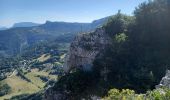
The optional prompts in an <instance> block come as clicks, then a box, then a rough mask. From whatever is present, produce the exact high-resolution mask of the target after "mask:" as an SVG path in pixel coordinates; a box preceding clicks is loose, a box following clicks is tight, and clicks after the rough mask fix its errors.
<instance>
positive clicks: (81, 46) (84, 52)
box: [64, 28, 111, 72]
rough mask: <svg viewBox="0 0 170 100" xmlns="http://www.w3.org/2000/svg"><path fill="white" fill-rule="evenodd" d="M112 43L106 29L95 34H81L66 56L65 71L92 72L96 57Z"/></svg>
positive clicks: (101, 29)
mask: <svg viewBox="0 0 170 100" xmlns="http://www.w3.org/2000/svg"><path fill="white" fill-rule="evenodd" d="M110 41H111V38H110V37H109V36H108V34H106V32H105V29H104V28H98V29H96V30H95V31H94V32H90V33H84V34H79V35H78V36H76V37H75V39H74V41H73V42H72V43H71V46H70V50H69V52H68V54H67V56H66V59H65V64H64V70H65V71H66V72H68V71H69V70H71V69H73V68H79V69H83V70H91V67H92V64H93V61H94V59H95V57H96V55H97V54H98V53H99V52H100V51H102V50H104V48H105V46H107V45H108V44H109V43H110Z"/></svg>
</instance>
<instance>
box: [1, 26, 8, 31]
mask: <svg viewBox="0 0 170 100" xmlns="http://www.w3.org/2000/svg"><path fill="white" fill-rule="evenodd" d="M7 29H8V28H6V27H0V30H7Z"/></svg>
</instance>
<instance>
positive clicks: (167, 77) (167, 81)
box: [156, 70, 170, 88]
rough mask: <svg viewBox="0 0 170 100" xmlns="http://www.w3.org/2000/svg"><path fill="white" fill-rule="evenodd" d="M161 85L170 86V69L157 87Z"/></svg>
mask: <svg viewBox="0 0 170 100" xmlns="http://www.w3.org/2000/svg"><path fill="white" fill-rule="evenodd" d="M160 87H167V88H170V70H167V71H166V75H165V76H164V77H163V78H162V80H161V82H160V84H159V85H157V86H156V88H160Z"/></svg>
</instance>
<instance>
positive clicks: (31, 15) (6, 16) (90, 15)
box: [0, 0, 145, 27]
mask: <svg viewBox="0 0 170 100" xmlns="http://www.w3.org/2000/svg"><path fill="white" fill-rule="evenodd" d="M143 1H145V0H0V26H6V27H10V26H12V24H13V23H17V22H36V23H45V21H46V20H49V21H65V22H91V21H92V20H95V19H99V18H103V17H106V16H109V15H113V14H115V13H117V11H118V10H119V9H121V12H122V13H126V14H128V15H132V14H133V10H134V9H135V7H137V6H138V5H139V4H140V3H142V2H143Z"/></svg>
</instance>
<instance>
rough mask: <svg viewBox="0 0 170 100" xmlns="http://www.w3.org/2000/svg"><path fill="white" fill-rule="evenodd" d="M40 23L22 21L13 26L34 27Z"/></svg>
mask: <svg viewBox="0 0 170 100" xmlns="http://www.w3.org/2000/svg"><path fill="white" fill-rule="evenodd" d="M38 25H40V24H38V23H33V22H20V23H15V24H14V25H13V26H12V27H13V28H15V27H33V26H38Z"/></svg>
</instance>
